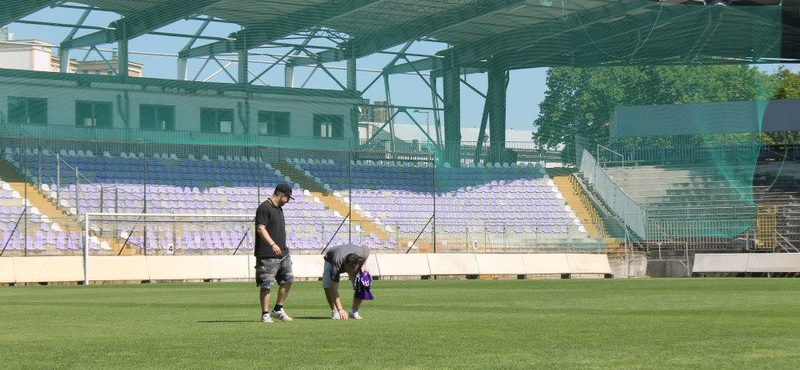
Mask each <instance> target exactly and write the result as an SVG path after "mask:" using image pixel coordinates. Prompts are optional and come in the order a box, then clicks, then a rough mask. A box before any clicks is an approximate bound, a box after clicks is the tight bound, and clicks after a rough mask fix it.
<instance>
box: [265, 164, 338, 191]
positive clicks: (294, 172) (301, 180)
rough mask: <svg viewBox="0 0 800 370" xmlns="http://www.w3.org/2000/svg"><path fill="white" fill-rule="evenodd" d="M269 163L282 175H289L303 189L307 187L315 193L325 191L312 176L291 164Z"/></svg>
mask: <svg viewBox="0 0 800 370" xmlns="http://www.w3.org/2000/svg"><path fill="white" fill-rule="evenodd" d="M271 165H272V167H273V168H275V169H278V170H280V171H281V173H282V174H283V175H284V176H289V178H290V179H292V181H294V182H296V183H298V184H300V187H302V188H303V189H307V190H308V191H310V192H315V193H323V194H324V193H326V191H325V189H323V187H322V185H320V184H319V183H317V182H316V181H314V179H313V178H311V177H308V176H306V174H305V173H303V171H300V170H298V169H297V168H294V166H293V165H291V164H288V163H286V162H283V161H277V162H273V163H271Z"/></svg>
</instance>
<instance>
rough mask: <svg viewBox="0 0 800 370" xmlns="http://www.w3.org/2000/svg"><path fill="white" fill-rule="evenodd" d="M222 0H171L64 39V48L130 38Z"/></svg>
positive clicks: (195, 12) (108, 42)
mask: <svg viewBox="0 0 800 370" xmlns="http://www.w3.org/2000/svg"><path fill="white" fill-rule="evenodd" d="M218 1H220V0H171V1H167V2H163V3H161V4H159V5H156V6H154V7H152V8H150V9H148V10H146V11H144V12H140V13H136V14H132V15H130V16H127V17H124V18H122V19H118V20H116V21H113V22H111V24H109V25H108V27H109V28H110V29H108V30H102V31H97V32H93V33H90V34H88V35H84V36H81V37H77V38H74V39H72V40H69V41H66V42H63V43H62V44H61V47H62V48H66V49H75V48H80V47H86V46H95V45H102V44H110V43H113V42H117V41H120V40H130V39H133V38H136V37H139V36H141V35H144V34H146V33H148V32H150V31H152V30H155V29H159V28H161V27H164V26H166V25H169V24H171V23H173V22H175V21H178V20H181V19H183V18H186V17H188V16H190V15H193V14H197V13H198V12H199V11H201V10H202V9H203V8H205V7H207V6H209V5H211V4H214V3H216V2H218Z"/></svg>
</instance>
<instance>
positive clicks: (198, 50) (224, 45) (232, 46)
mask: <svg viewBox="0 0 800 370" xmlns="http://www.w3.org/2000/svg"><path fill="white" fill-rule="evenodd" d="M381 1H384V0H331V1H328V2H326V3H324V4H321V5H316V6H313V7H308V8H304V9H302V10H299V11H296V12H294V13H290V14H287V15H283V16H280V17H277V18H274V19H271V20H269V21H267V22H264V23H261V24H259V25H257V26H253V27H248V28H245V29H243V30H241V31H237V32H234V33H232V34H230V36H229V38H231V39H233V41H219V42H215V43H211V44H208V45H203V46H198V47H194V48H191V49H189V50H185V51H181V52H180V53H179V54H178V57H179V58H184V59H185V58H196V57H203V56H208V55H214V54H221V53H232V52H234V51H238V50H249V49H252V48H254V47H258V46H261V45H264V44H267V43H269V42H270V41H274V40H276V39H279V38H281V37H285V36H287V35H290V34H292V33H295V32H298V31H301V30H304V29H306V28H309V27H312V26H315V25H319V24H320V23H324V22H326V21H329V20H331V19H333V18H336V17H340V16H343V15H346V14H349V13H352V12H354V11H357V10H359V9H362V8H364V7H367V6H370V5H373V4H376V3H379V2H381Z"/></svg>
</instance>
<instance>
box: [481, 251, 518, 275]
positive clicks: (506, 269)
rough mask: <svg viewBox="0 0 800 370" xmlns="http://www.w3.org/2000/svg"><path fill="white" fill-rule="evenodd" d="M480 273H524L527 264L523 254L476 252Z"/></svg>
mask: <svg viewBox="0 0 800 370" xmlns="http://www.w3.org/2000/svg"><path fill="white" fill-rule="evenodd" d="M475 259H476V261H477V263H478V271H479V273H480V274H487V275H524V274H525V264H524V263H523V262H522V255H521V254H476V255H475Z"/></svg>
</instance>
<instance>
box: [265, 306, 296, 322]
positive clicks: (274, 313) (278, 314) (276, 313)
mask: <svg viewBox="0 0 800 370" xmlns="http://www.w3.org/2000/svg"><path fill="white" fill-rule="evenodd" d="M269 315H270V316H272V317H273V318H276V319H280V320H281V321H285V322H290V321H292V320H294V319H292V318H291V317H289V315H287V314H286V311H285V310H284V309H281V310H280V311H275V310H272V311H270V312H269Z"/></svg>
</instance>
